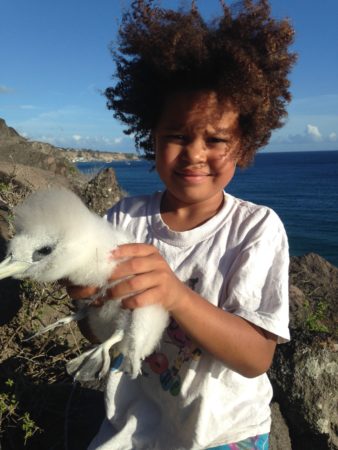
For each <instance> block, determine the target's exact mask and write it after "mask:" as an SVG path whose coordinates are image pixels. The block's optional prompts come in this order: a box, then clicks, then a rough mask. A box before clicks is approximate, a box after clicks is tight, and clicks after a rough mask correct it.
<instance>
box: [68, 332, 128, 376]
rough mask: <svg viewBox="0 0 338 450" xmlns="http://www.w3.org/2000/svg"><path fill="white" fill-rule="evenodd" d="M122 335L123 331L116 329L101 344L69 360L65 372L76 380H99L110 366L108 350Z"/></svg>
mask: <svg viewBox="0 0 338 450" xmlns="http://www.w3.org/2000/svg"><path fill="white" fill-rule="evenodd" d="M123 335H124V333H123V331H118V332H116V333H114V334H113V335H112V336H111V337H110V338H109V339H107V340H106V341H104V342H103V343H102V344H100V345H97V346H96V347H95V348H93V349H91V350H88V351H86V352H85V353H83V354H82V355H80V356H78V357H77V358H74V359H72V360H71V361H69V362H68V363H67V373H68V374H69V375H72V376H73V377H74V380H76V381H92V380H97V379H99V380H101V379H102V378H103V377H104V376H105V375H106V374H107V373H108V371H109V368H110V361H111V360H110V354H109V350H110V349H111V347H112V346H113V345H115V344H116V343H118V342H120V341H121V340H122V338H123Z"/></svg>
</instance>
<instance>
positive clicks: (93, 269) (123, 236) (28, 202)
mask: <svg viewBox="0 0 338 450" xmlns="http://www.w3.org/2000/svg"><path fill="white" fill-rule="evenodd" d="M14 224H15V229H16V234H15V236H14V237H13V238H12V240H11V241H10V242H9V245H8V250H7V257H6V258H5V260H4V261H3V262H2V263H1V264H0V279H2V278H6V277H9V276H12V277H14V278H17V279H24V278H31V279H34V280H36V281H40V282H48V281H57V280H61V279H68V280H70V282H71V283H73V284H76V285H82V286H86V285H93V286H97V287H99V288H101V290H100V292H99V293H98V294H97V295H96V296H95V297H93V298H91V299H89V301H88V300H87V301H84V302H83V303H82V308H81V309H80V311H79V312H78V313H75V314H73V315H71V316H69V317H66V318H64V319H60V320H59V321H57V322H56V323H55V324H52V325H50V326H48V327H46V328H44V329H43V330H41V331H40V332H38V333H37V334H41V333H42V332H45V331H48V330H50V329H53V328H55V327H56V326H59V325H63V324H65V323H69V322H70V321H72V320H79V319H81V318H83V317H85V316H87V317H88V319H87V320H88V323H89V327H90V328H91V330H92V332H93V334H94V335H95V336H96V337H97V338H98V339H99V340H100V342H101V344H99V345H98V346H96V347H95V348H94V349H91V350H89V351H87V352H85V353H84V354H82V355H80V356H79V357H78V358H75V359H74V360H72V361H70V362H69V363H68V364H67V370H68V372H70V373H71V374H74V376H75V379H77V380H82V381H88V380H92V379H95V378H102V377H103V376H104V375H105V374H106V373H107V372H108V370H109V367H110V356H109V350H110V348H111V347H112V346H114V345H116V347H115V348H114V349H115V350H117V351H118V352H120V353H122V354H123V356H124V369H125V370H127V371H129V372H130V374H131V376H132V377H133V378H135V377H136V376H137V375H138V374H139V373H140V371H141V362H142V360H143V359H144V358H145V357H146V356H148V355H149V354H151V353H152V352H153V351H154V350H155V348H156V346H157V345H158V343H159V340H160V338H161V336H162V333H163V331H164V329H165V327H166V326H167V323H168V313H167V311H165V310H164V308H162V307H161V306H159V305H151V306H146V307H143V308H137V309H135V310H134V311H127V310H123V309H122V308H121V299H114V300H112V301H110V300H108V301H106V302H105V303H104V305H103V306H102V307H99V308H98V307H90V303H91V302H92V301H93V300H94V299H95V298H97V297H98V296H99V295H103V294H104V293H105V291H106V289H107V287H109V284H108V282H107V280H108V278H109V277H110V275H111V274H112V272H113V270H114V268H115V267H116V265H117V264H118V261H116V260H114V259H112V257H111V251H112V250H113V249H114V248H116V247H117V246H118V245H121V244H125V243H128V242H133V239H132V237H131V236H129V235H128V233H126V232H125V231H123V230H121V229H117V228H116V227H113V226H112V225H111V224H110V223H109V222H108V221H106V220H105V219H103V218H102V217H100V216H98V215H96V214H94V213H93V212H91V211H89V209H88V208H87V207H86V206H85V205H84V204H83V203H82V201H81V200H80V199H79V198H78V197H77V196H76V195H75V194H74V193H73V192H71V191H68V190H66V189H50V190H47V191H38V192H35V193H33V194H31V195H30V196H29V197H28V198H26V199H25V201H24V202H23V203H22V204H21V205H19V206H18V207H17V208H16V210H15V222H14Z"/></svg>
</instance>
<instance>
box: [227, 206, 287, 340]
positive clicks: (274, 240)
mask: <svg viewBox="0 0 338 450" xmlns="http://www.w3.org/2000/svg"><path fill="white" fill-rule="evenodd" d="M288 274H289V248H288V241H287V236H286V233H285V230H284V227H283V224H282V222H281V221H280V219H279V217H278V216H277V215H276V214H275V213H274V212H273V211H271V210H269V212H268V214H266V215H265V217H264V219H262V220H261V221H260V222H259V224H258V225H257V226H256V227H255V228H254V229H253V230H250V233H248V237H247V239H246V240H245V241H244V243H243V246H242V248H241V250H240V252H239V253H238V256H237V258H236V259H235V261H234V263H233V265H232V267H231V274H230V276H229V278H228V283H227V287H226V295H225V296H224V302H223V304H222V305H221V307H222V308H223V309H224V310H226V311H229V312H232V313H233V314H236V315H238V316H240V317H243V318H244V319H246V320H248V321H249V322H252V323H253V324H255V325H257V326H259V327H261V328H262V329H264V330H266V331H269V332H271V333H273V334H275V335H277V336H278V343H283V342H287V341H288V340H289V339H290V332H289V328H288V324H289V289H288Z"/></svg>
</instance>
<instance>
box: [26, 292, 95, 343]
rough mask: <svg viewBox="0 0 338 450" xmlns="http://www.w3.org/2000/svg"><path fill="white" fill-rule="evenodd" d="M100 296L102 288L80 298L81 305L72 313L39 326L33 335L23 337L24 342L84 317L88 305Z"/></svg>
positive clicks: (86, 313)
mask: <svg viewBox="0 0 338 450" xmlns="http://www.w3.org/2000/svg"><path fill="white" fill-rule="evenodd" d="M100 296H102V290H100V291H99V292H98V293H96V294H95V295H93V296H92V297H90V298H86V299H82V300H81V305H82V306H81V307H80V308H79V309H78V310H77V311H76V312H75V313H73V314H70V315H69V316H66V317H63V318H62V319H59V320H57V321H56V322H54V323H51V324H50V325H47V326H46V327H43V328H41V329H40V330H39V331H37V332H36V333H35V334H33V336H30V337H29V338H27V339H24V342H28V341H30V340H31V339H34V338H36V337H37V336H40V335H41V334H45V333H47V332H48V331H52V330H54V329H55V328H58V327H62V326H63V325H67V324H69V323H71V322H73V321H76V322H78V321H79V320H82V319H84V318H85V317H87V315H88V309H89V306H90V305H91V304H92V303H93V302H94V301H95V300H96V299H97V298H99V297H100Z"/></svg>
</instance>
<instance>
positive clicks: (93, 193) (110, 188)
mask: <svg viewBox="0 0 338 450" xmlns="http://www.w3.org/2000/svg"><path fill="white" fill-rule="evenodd" d="M122 197H123V191H122V189H121V188H120V186H119V185H118V183H117V180H116V176H115V171H114V169H112V168H110V167H109V168H106V169H103V170H101V171H100V172H99V173H98V174H97V175H96V176H95V177H94V178H93V179H91V180H90V181H89V182H88V183H87V185H86V186H85V188H84V189H83V191H82V198H83V200H84V202H85V203H86V205H87V206H88V207H89V208H90V209H92V210H93V211H95V212H96V213H97V214H99V215H101V216H102V215H104V214H105V213H106V212H107V210H108V209H109V208H110V207H111V206H112V205H114V204H115V203H116V202H117V201H118V200H120V199H121V198H122Z"/></svg>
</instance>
